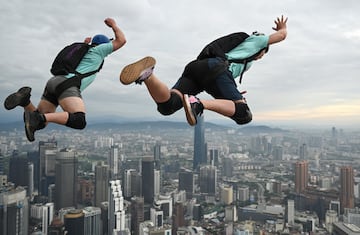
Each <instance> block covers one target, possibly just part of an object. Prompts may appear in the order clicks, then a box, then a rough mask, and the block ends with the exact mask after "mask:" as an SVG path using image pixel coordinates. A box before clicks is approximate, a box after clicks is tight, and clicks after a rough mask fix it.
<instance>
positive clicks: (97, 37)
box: [91, 34, 110, 45]
mask: <svg viewBox="0 0 360 235" xmlns="http://www.w3.org/2000/svg"><path fill="white" fill-rule="evenodd" d="M108 42H110V39H109V38H108V37H106V36H105V35H103V34H97V35H95V36H94V37H93V38H92V40H91V44H96V45H99V44H103V43H108Z"/></svg>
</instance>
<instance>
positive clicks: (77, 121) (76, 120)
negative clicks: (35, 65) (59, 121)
mask: <svg viewBox="0 0 360 235" xmlns="http://www.w3.org/2000/svg"><path fill="white" fill-rule="evenodd" d="M65 125H66V126H68V127H71V128H74V129H79V130H81V129H84V128H85V126H86V120H85V113H83V112H77V113H69V119H68V121H67V122H66V124H65Z"/></svg>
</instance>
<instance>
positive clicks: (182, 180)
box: [178, 168, 194, 199]
mask: <svg viewBox="0 0 360 235" xmlns="http://www.w3.org/2000/svg"><path fill="white" fill-rule="evenodd" d="M178 188H179V190H185V192H186V198H187V199H191V198H192V197H193V193H194V173H193V171H191V170H189V169H185V168H182V169H181V170H180V172H179V187H178Z"/></svg>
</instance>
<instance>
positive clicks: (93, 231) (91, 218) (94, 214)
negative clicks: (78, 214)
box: [83, 206, 102, 235]
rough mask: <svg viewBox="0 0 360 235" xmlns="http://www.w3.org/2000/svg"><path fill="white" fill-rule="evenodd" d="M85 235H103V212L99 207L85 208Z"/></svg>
mask: <svg viewBox="0 0 360 235" xmlns="http://www.w3.org/2000/svg"><path fill="white" fill-rule="evenodd" d="M83 213H84V235H102V233H101V210H100V208H99V207H92V206H89V207H85V208H84V209H83Z"/></svg>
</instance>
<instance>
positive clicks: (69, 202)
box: [55, 149, 78, 210]
mask: <svg viewBox="0 0 360 235" xmlns="http://www.w3.org/2000/svg"><path fill="white" fill-rule="evenodd" d="M77 169H78V160H77V158H76V156H75V152H74V151H72V150H70V149H62V150H60V151H59V152H58V154H57V157H56V164H55V175H56V176H55V207H56V209H57V210H58V209H60V208H63V207H70V206H74V207H75V206H76V204H77Z"/></svg>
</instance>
